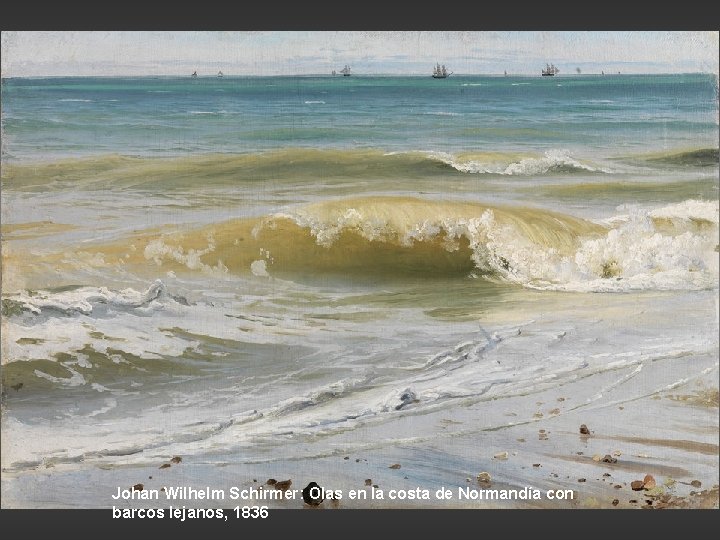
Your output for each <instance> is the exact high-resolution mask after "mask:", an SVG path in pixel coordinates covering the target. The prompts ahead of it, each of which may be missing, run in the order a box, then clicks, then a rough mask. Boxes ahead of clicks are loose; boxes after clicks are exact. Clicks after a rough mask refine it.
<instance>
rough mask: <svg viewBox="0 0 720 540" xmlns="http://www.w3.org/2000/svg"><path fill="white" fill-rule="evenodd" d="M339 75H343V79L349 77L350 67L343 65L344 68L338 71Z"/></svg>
mask: <svg viewBox="0 0 720 540" xmlns="http://www.w3.org/2000/svg"><path fill="white" fill-rule="evenodd" d="M340 73H342V74H343V77H349V76H350V66H348V65H347V64H345V67H344V68H342V69H341V70H340Z"/></svg>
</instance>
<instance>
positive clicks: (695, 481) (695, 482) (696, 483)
mask: <svg viewBox="0 0 720 540" xmlns="http://www.w3.org/2000/svg"><path fill="white" fill-rule="evenodd" d="M690 485H691V486H692V487H696V488H699V487H702V482H701V481H700V480H693V481H692V482H690Z"/></svg>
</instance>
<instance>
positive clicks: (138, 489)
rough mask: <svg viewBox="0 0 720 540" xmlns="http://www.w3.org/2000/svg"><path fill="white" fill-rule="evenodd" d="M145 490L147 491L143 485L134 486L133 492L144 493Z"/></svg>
mask: <svg viewBox="0 0 720 540" xmlns="http://www.w3.org/2000/svg"><path fill="white" fill-rule="evenodd" d="M143 489H145V486H143V485H142V484H135V485H134V486H133V491H142V490H143Z"/></svg>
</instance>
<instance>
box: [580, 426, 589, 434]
mask: <svg viewBox="0 0 720 540" xmlns="http://www.w3.org/2000/svg"><path fill="white" fill-rule="evenodd" d="M580 434H581V435H590V430H589V429H588V427H587V426H586V425H585V424H581V425H580Z"/></svg>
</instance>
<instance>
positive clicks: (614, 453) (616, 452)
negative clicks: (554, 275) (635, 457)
mask: <svg viewBox="0 0 720 540" xmlns="http://www.w3.org/2000/svg"><path fill="white" fill-rule="evenodd" d="M612 455H613V456H616V457H620V456H622V452H621V451H620V450H615V451H614V452H613V453H612Z"/></svg>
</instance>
